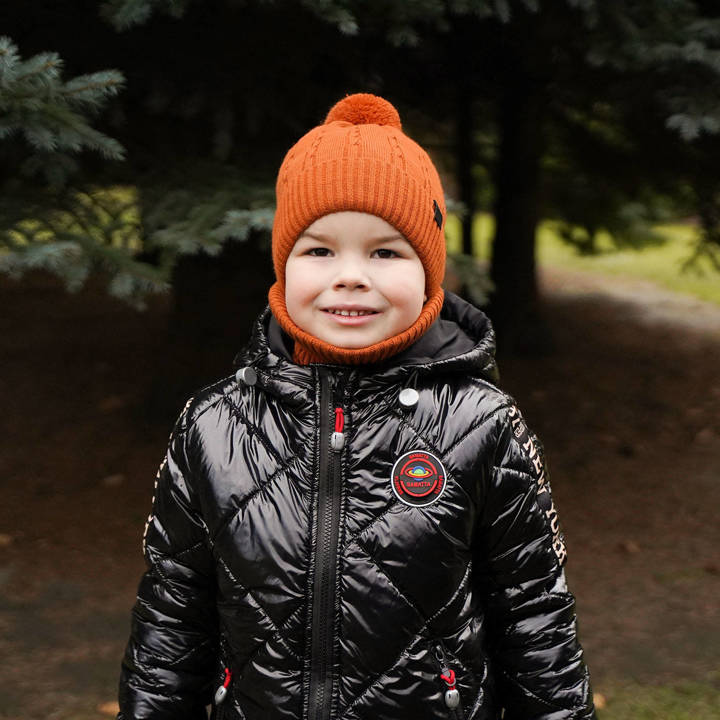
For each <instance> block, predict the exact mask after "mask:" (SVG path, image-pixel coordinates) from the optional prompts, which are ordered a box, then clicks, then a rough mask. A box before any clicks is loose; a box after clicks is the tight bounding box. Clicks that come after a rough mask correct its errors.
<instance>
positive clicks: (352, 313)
mask: <svg viewBox="0 0 720 720" xmlns="http://www.w3.org/2000/svg"><path fill="white" fill-rule="evenodd" d="M328 312H331V313H332V314H333V315H343V316H345V317H357V316H358V315H372V313H373V311H372V310H328Z"/></svg>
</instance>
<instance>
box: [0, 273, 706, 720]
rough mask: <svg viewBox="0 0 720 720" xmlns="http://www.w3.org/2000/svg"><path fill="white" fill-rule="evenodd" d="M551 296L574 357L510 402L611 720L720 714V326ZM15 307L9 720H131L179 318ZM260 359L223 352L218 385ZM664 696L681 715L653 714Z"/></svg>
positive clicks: (626, 303) (660, 302)
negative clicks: (136, 606)
mask: <svg viewBox="0 0 720 720" xmlns="http://www.w3.org/2000/svg"><path fill="white" fill-rule="evenodd" d="M542 281H543V295H544V306H545V310H546V319H547V322H548V325H549V327H550V329H551V331H552V334H553V337H554V350H553V351H552V352H550V353H548V354H546V355H544V356H542V357H513V358H501V359H500V360H501V371H502V384H503V385H504V387H505V388H507V389H508V390H509V391H510V392H511V393H512V394H513V395H514V396H515V398H516V400H517V402H518V404H519V405H520V407H521V408H522V410H523V413H524V415H525V418H526V420H527V421H528V422H529V424H530V425H531V426H532V427H533V429H534V430H535V431H536V432H537V433H538V435H539V436H540V437H541V438H542V440H543V443H544V445H545V448H546V453H547V458H548V462H549V466H550V469H551V478H552V485H553V494H554V498H555V503H556V505H557V506H558V509H559V512H560V517H561V521H562V523H563V526H564V530H565V535H566V539H567V545H568V550H569V562H568V568H567V574H568V580H569V584H570V586H571V589H572V590H573V591H574V592H575V594H576V596H577V602H578V616H579V618H580V634H581V638H582V641H583V644H584V647H585V650H586V659H587V662H588V664H589V666H590V669H591V673H592V677H593V685H594V687H595V690H596V692H597V693H599V694H600V695H602V696H603V701H604V704H605V706H606V708H605V710H603V711H601V712H600V719H601V720H615V719H616V718H618V719H619V718H623V719H624V718H626V717H628V718H629V717H638V718H639V717H644V718H658V720H673V719H674V718H681V717H682V718H685V717H688V718H690V717H693V718H694V719H695V718H711V717H720V660H719V657H720V530H719V527H720V526H719V525H718V508H720V372H719V367H720V307H718V306H714V305H709V304H706V303H701V302H699V301H695V300H692V299H689V298H685V297H683V296H679V295H674V294H672V293H670V292H666V291H662V290H659V289H658V288H657V287H656V286H654V285H651V284H649V283H646V282H642V281H632V280H623V279H620V278H617V277H615V278H603V277H600V276H596V275H590V274H581V273H575V272H574V273H569V272H566V271H563V272H559V271H553V272H550V271H545V272H544V273H543V276H542ZM0 307H2V313H1V314H0V358H1V360H0V367H1V369H2V372H1V373H0V397H2V414H1V416H0V479H1V481H2V502H1V503H0V718H2V719H3V720H36V719H37V720H40V718H42V719H43V720H91V719H92V720H102V718H110V717H113V716H114V712H115V699H116V686H117V677H118V672H119V663H120V658H121V655H122V651H123V647H124V644H125V641H126V638H127V633H128V628H129V613H130V607H131V605H132V603H133V600H134V595H135V590H136V587H137V582H138V579H139V576H140V574H141V572H142V569H143V562H142V557H141V552H140V538H141V533H142V528H143V525H144V522H145V518H146V516H147V514H148V512H149V510H150V498H151V494H152V483H153V479H154V476H155V472H156V469H157V466H158V464H159V462H160V460H161V458H162V456H163V454H164V448H165V444H166V442H167V437H168V433H169V430H170V427H171V424H172V421H173V419H174V416H175V415H176V414H177V412H178V411H179V410H180V407H176V408H173V409H172V411H169V412H168V414H167V416H166V417H165V416H163V417H161V418H158V417H157V413H156V414H155V415H154V416H151V415H150V414H149V413H148V412H147V410H146V404H145V403H146V398H147V396H148V393H149V392H153V393H154V394H155V396H157V395H158V393H160V394H162V392H163V389H164V383H165V379H164V377H165V370H166V369H167V373H166V375H167V377H168V378H169V377H170V376H171V375H172V371H173V369H174V368H175V366H176V364H178V363H182V362H183V360H184V358H182V357H178V356H177V355H174V354H173V353H171V352H169V351H168V348H167V345H166V343H165V342H164V338H165V333H166V327H167V315H168V306H167V300H162V299H160V300H156V301H154V302H153V303H152V304H151V307H150V310H149V311H148V312H146V313H144V314H138V313H136V312H135V311H133V310H130V309H128V308H127V307H125V306H124V305H122V304H121V303H119V302H117V301H114V300H112V299H110V298H107V297H105V295H104V294H103V292H102V290H101V289H99V288H98V287H92V288H89V289H87V290H86V291H83V292H82V293H81V294H79V295H76V296H68V295H65V294H64V292H63V291H62V289H60V288H58V286H57V284H56V283H55V282H53V281H50V280H48V279H47V278H44V277H43V276H37V277H33V278H30V279H28V280H27V281H24V282H23V283H17V282H14V281H10V280H7V279H0ZM241 344H242V339H241V338H236V337H228V338H227V344H226V345H225V346H223V347H221V348H220V353H221V355H222V357H223V358H225V359H224V361H223V363H224V365H223V366H222V367H220V369H219V371H218V377H220V376H222V375H223V374H228V373H229V372H230V367H231V360H232V357H233V354H234V352H235V351H236V350H237V349H239V347H240V345H241ZM207 379H208V380H211V379H213V378H207ZM194 389H195V388H191V387H188V388H187V392H186V394H187V395H190V394H191V392H192V391H193V390H194ZM648 693H649V695H650V696H652V697H653V698H667V699H666V700H665V699H663V700H661V701H659V702H658V701H649V702H650V705H652V702H655V705H653V707H659V708H660V709H659V710H657V714H644V715H643V714H639V713H636V714H633V712H634V711H633V710H632V707H631V705H632V702H636V701H637V698H641V697H645V696H646V695H648ZM667 693H669V695H667ZM630 697H632V698H635V700H629V699H628V698H630ZM663 703H665V705H663ZM698 703H699V704H698ZM650 705H649V706H650ZM661 705H662V707H665V708H666V710H663V709H662V707H661ZM671 706H672V707H676V706H677V707H679V708H681V710H679V711H678V714H673V712H674V711H671V710H670V709H669V708H670V707H671ZM692 707H697V708H702V710H701V711H697V712H696V711H692V710H689V711H688V708H692ZM682 708H684V709H685V711H688V712H690V714H687V715H685V714H682V712H683V710H682ZM706 710H707V714H704V713H705V712H706ZM623 713H625V714H623Z"/></svg>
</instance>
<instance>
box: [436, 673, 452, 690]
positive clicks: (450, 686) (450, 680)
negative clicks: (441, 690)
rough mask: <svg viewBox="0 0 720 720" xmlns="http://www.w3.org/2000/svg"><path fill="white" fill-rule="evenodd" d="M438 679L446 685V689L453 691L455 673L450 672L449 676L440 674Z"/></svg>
mask: <svg viewBox="0 0 720 720" xmlns="http://www.w3.org/2000/svg"><path fill="white" fill-rule="evenodd" d="M440 677H441V678H442V679H443V680H444V681H445V682H446V683H447V684H448V687H449V688H450V689H451V690H454V689H455V671H454V670H450V674H449V675H442V674H441V675H440Z"/></svg>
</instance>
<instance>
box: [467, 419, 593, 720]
mask: <svg viewBox="0 0 720 720" xmlns="http://www.w3.org/2000/svg"><path fill="white" fill-rule="evenodd" d="M497 432H498V436H497V437H498V439H497V444H496V446H495V453H494V462H493V466H492V468H491V469H490V470H489V472H488V478H489V482H488V485H487V487H486V495H485V502H484V506H483V508H482V510H481V513H482V514H481V519H480V526H479V531H478V535H477V536H476V539H477V542H476V547H475V550H476V554H475V567H476V569H477V570H478V571H479V572H478V581H479V583H480V584H481V592H482V594H483V595H484V597H485V601H486V617H487V621H488V622H487V627H488V640H489V650H490V656H491V663H492V665H493V666H494V668H495V677H496V682H497V687H498V696H499V697H498V700H499V704H500V706H501V707H504V708H505V715H504V720H590V719H592V718H595V714H594V710H593V701H592V692H591V690H590V684H589V677H588V672H587V669H586V667H585V664H584V662H583V653H582V648H581V647H580V644H579V642H578V639H577V626H576V617H575V600H574V598H573V596H572V595H571V594H570V592H568V589H567V586H566V584H565V576H564V571H563V565H564V563H565V559H566V551H565V544H564V540H563V537H562V534H561V532H560V527H559V524H558V517H557V511H556V509H555V505H554V503H553V501H552V496H551V494H550V484H549V482H548V477H547V473H546V468H545V462H544V457H543V453H542V449H541V447H540V444H539V442H538V440H537V438H536V436H535V435H533V434H532V433H531V432H530V431H529V430H528V429H527V427H526V426H525V423H524V421H523V419H522V416H521V415H520V412H519V410H518V409H517V408H516V407H509V408H504V409H503V410H501V411H500V413H499V416H498V424H497Z"/></svg>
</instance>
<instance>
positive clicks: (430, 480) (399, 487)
mask: <svg viewBox="0 0 720 720" xmlns="http://www.w3.org/2000/svg"><path fill="white" fill-rule="evenodd" d="M445 478H446V475H445V468H444V467H443V464H442V463H441V462H440V461H439V460H438V459H437V458H436V457H435V456H434V455H432V454H431V453H428V452H424V451H422V450H413V451H411V452H407V453H405V454H404V455H401V456H400V457H399V458H398V459H397V460H396V461H395V464H394V465H393V469H392V474H391V476H390V481H391V485H392V489H393V492H394V493H395V496H396V497H397V498H398V500H400V501H401V502H404V503H405V504H406V505H412V506H413V507H424V506H426V505H431V504H432V503H434V502H436V501H437V499H438V498H439V497H440V495H442V493H443V490H445V483H446V479H445Z"/></svg>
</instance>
